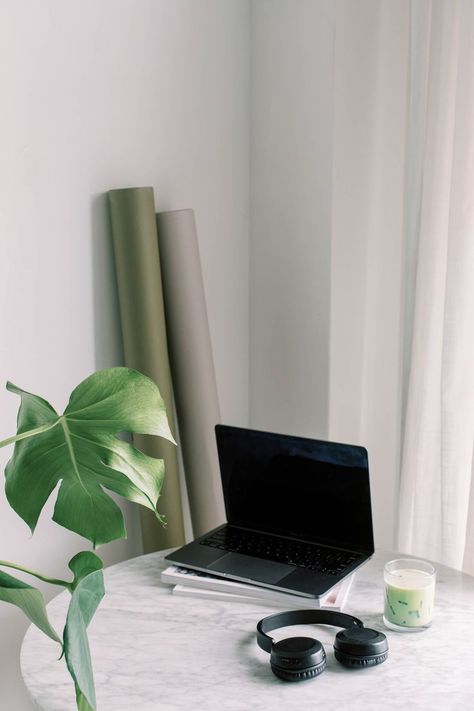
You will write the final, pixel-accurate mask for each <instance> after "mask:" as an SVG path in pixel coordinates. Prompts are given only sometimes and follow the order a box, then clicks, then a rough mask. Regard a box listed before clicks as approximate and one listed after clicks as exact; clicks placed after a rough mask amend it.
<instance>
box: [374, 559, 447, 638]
mask: <svg viewBox="0 0 474 711" xmlns="http://www.w3.org/2000/svg"><path fill="white" fill-rule="evenodd" d="M388 580H389V581H390V582H388ZM434 589H435V581H434V577H433V576H431V575H429V574H428V573H425V572H424V571H423V570H413V569H409V568H407V569H403V568H402V569H400V570H396V571H393V572H391V573H390V574H388V575H387V576H386V578H385V618H386V619H387V620H388V621H389V622H392V623H393V624H395V625H399V626H400V627H423V626H425V625H428V624H429V623H430V622H431V619H432V616H433V604H434Z"/></svg>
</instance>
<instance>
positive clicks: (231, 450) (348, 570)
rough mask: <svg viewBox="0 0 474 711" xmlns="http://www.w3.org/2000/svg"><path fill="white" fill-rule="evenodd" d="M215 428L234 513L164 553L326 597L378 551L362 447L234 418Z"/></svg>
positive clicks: (228, 505)
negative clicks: (238, 423)
mask: <svg viewBox="0 0 474 711" xmlns="http://www.w3.org/2000/svg"><path fill="white" fill-rule="evenodd" d="M215 430H216V439H217V450H218V455H219V464H220V473H221V478H222V487H223V493H224V502H225V510H226V517H227V523H225V524H224V525H222V526H218V527H217V528H215V529H213V530H212V531H210V532H209V533H206V534H205V535H203V536H200V537H199V538H197V539H196V540H194V541H193V542H192V543H189V544H187V545H185V546H183V547H182V548H179V549H178V550H176V551H174V552H173V553H170V554H169V555H167V556H166V559H167V560H169V561H171V562H172V563H174V564H176V565H179V566H183V567H186V568H192V569H194V570H200V571H205V572H207V573H209V574H212V575H216V576H218V577H224V578H229V579H231V580H238V581H243V582H246V583H251V584H255V585H259V586H263V587H267V588H272V589H274V590H279V591H282V592H287V593H292V594H295V595H301V596H304V597H309V598H319V597H321V596H323V595H325V594H326V593H327V592H328V591H329V590H330V589H331V588H333V587H334V586H336V585H337V584H338V583H339V582H340V581H341V580H342V579H343V578H345V577H346V576H347V575H350V574H352V573H353V572H354V571H355V570H356V569H357V568H358V567H359V566H361V565H362V564H363V563H365V562H366V561H367V560H368V559H369V558H370V557H371V556H372V555H373V553H374V540H373V528H372V510H371V499H370V487H369V466H368V456H367V450H366V449H364V447H359V446H356V445H352V444H339V443H336V442H325V441H321V440H314V439H307V438H304V437H294V436H291V435H282V434H274V433H270V432H260V431H257V430H250V429H244V428H241V427H230V426H228V425H217V426H216V428H215Z"/></svg>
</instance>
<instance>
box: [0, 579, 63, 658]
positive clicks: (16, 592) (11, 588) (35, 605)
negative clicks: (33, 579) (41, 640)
mask: <svg viewBox="0 0 474 711" xmlns="http://www.w3.org/2000/svg"><path fill="white" fill-rule="evenodd" d="M0 600H2V601H3V602H9V603H11V604H12V605H16V607H19V608H20V610H23V612H24V613H25V615H26V616H27V617H28V619H29V620H31V622H33V624H35V625H36V626H37V627H39V629H40V630H41V631H42V632H44V633H45V634H47V635H48V637H51V639H54V641H55V642H59V643H60V644H61V640H60V639H59V637H58V635H57V634H56V632H55V631H54V629H53V628H52V627H51V624H50V622H49V620H48V614H47V612H46V605H45V603H44V598H43V595H42V594H41V592H40V591H39V590H38V589H37V588H33V587H31V585H27V584H26V583H24V582H23V581H21V580H18V578H14V577H13V575H8V573H4V572H3V571H2V570H0Z"/></svg>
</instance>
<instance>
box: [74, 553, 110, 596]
mask: <svg viewBox="0 0 474 711" xmlns="http://www.w3.org/2000/svg"><path fill="white" fill-rule="evenodd" d="M68 565H69V569H70V570H72V572H73V573H74V580H73V582H72V589H73V590H75V589H76V588H77V586H78V585H79V583H80V582H81V580H82V579H83V578H85V577H87V576H88V575H90V574H91V573H95V572H96V570H102V568H103V567H104V564H103V562H102V560H101V559H100V558H99V556H98V555H96V554H95V553H93V552H92V551H81V552H80V553H77V555H75V556H74V558H71V560H70V561H69V564H68Z"/></svg>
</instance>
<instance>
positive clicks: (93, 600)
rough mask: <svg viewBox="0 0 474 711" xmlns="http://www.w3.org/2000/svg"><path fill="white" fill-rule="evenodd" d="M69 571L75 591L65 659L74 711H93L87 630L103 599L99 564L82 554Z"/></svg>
mask: <svg viewBox="0 0 474 711" xmlns="http://www.w3.org/2000/svg"><path fill="white" fill-rule="evenodd" d="M69 567H70V568H71V570H72V572H73V573H74V582H73V588H74V590H73V593H72V597H71V602H70V603H69V609H68V613H67V618H66V626H65V628H64V656H65V658H66V664H67V668H68V670H69V673H70V675H71V676H72V678H73V680H74V686H75V689H76V704H77V708H78V709H79V711H90V710H92V711H94V710H95V708H96V702H95V689H94V677H93V673H92V662H91V656H90V651H89V643H88V640H87V626H88V625H89V623H90V621H91V619H92V617H93V615H94V613H95V611H96V609H97V607H98V606H99V603H100V601H101V600H102V598H103V596H104V576H103V573H102V561H101V559H100V558H98V557H97V556H96V555H94V553H91V552H90V551H83V552H82V553H78V554H77V555H76V556H74V558H73V559H72V560H71V561H70V562H69Z"/></svg>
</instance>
